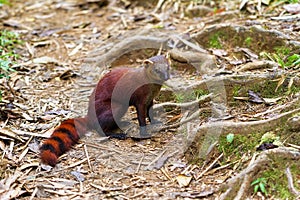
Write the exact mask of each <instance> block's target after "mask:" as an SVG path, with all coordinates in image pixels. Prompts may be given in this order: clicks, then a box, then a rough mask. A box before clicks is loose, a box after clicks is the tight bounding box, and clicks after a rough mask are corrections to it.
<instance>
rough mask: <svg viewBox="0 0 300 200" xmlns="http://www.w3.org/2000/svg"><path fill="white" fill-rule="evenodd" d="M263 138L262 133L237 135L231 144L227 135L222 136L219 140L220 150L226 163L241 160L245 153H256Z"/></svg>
mask: <svg viewBox="0 0 300 200" xmlns="http://www.w3.org/2000/svg"><path fill="white" fill-rule="evenodd" d="M261 136H262V134H261V133H253V134H251V135H249V136H246V135H239V134H237V135H235V136H234V140H233V141H232V142H231V143H229V142H228V141H227V137H226V135H224V136H223V135H222V136H221V137H220V139H219V146H218V150H219V151H220V152H222V153H224V158H225V161H226V160H230V161H231V162H234V161H236V160H239V159H240V158H241V157H242V156H243V154H245V153H246V154H248V153H251V152H255V151H256V146H257V145H258V144H259V142H260V138H261Z"/></svg>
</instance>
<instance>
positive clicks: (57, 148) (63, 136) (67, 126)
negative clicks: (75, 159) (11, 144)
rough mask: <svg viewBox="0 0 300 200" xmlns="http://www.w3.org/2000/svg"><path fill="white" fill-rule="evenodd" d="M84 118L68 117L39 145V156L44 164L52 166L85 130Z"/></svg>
mask: <svg viewBox="0 0 300 200" xmlns="http://www.w3.org/2000/svg"><path fill="white" fill-rule="evenodd" d="M86 121H87V120H86V118H74V119H68V120H65V121H63V122H61V124H60V125H59V126H58V127H57V128H55V130H54V131H53V133H52V135H51V136H50V138H48V139H46V140H45V141H44V142H43V144H42V146H41V147H40V158H41V160H42V162H43V163H44V164H47V165H50V166H52V167H54V166H55V165H56V163H57V160H58V157H59V156H60V155H62V154H63V153H65V152H66V151H68V150H69V149H70V148H71V147H72V146H73V145H75V144H76V143H77V142H78V140H79V139H80V136H81V135H83V134H84V133H85V131H86V129H87V128H86V127H87V123H86Z"/></svg>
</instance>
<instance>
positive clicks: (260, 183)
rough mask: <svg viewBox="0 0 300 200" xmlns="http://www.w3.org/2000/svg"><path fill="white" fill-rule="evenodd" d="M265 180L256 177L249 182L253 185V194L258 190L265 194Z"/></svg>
mask: <svg viewBox="0 0 300 200" xmlns="http://www.w3.org/2000/svg"><path fill="white" fill-rule="evenodd" d="M266 185H267V180H266V179H265V178H257V179H256V180H254V181H253V182H252V183H251V186H254V194H256V193H257V192H258V190H260V191H261V192H262V193H263V194H265V195H267V194H268V193H267V189H266Z"/></svg>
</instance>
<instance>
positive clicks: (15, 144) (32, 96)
mask: <svg viewBox="0 0 300 200" xmlns="http://www.w3.org/2000/svg"><path fill="white" fill-rule="evenodd" d="M151 2H152V1H151ZM163 2H164V1H163ZM230 2H234V1H229V2H221V3H218V4H215V3H213V2H211V3H208V4H210V5H207V6H206V7H201V6H200V7H199V6H197V5H196V4H190V5H192V6H190V7H189V6H188V5H189V4H188V3H183V2H180V3H178V2H177V3H178V4H177V3H176V2H173V1H165V3H164V4H163V5H162V6H158V5H159V3H158V2H152V3H150V1H149V2H148V3H145V2H143V1H141V2H139V1H110V2H106V1H104V0H102V1H101V0H99V1H97V0H94V1H91V0H87V1H84V0H82V1H81V0H74V1H72V0H69V1H61V0H48V1H34V0H28V1H26V3H24V2H22V1H17V0H16V1H12V2H11V5H10V6H8V5H4V6H3V7H2V8H3V10H0V11H1V13H0V14H1V16H3V18H2V19H0V22H1V24H0V27H1V29H7V30H12V31H15V32H18V33H19V34H20V36H21V38H22V40H23V41H24V44H23V45H21V46H19V47H18V48H17V50H16V51H17V53H18V54H20V55H21V57H20V59H19V60H18V63H17V64H16V65H15V66H14V68H15V69H16V72H15V73H13V74H11V78H10V80H9V81H7V82H5V81H4V80H3V82H2V83H1V90H2V93H3V94H2V96H3V101H2V102H1V108H2V109H1V119H2V122H1V127H2V129H1V131H0V132H1V136H3V137H1V140H2V141H1V143H0V145H1V149H2V151H3V154H2V158H1V160H2V161H1V165H0V176H1V179H2V180H1V182H0V197H1V199H11V198H17V199H53V198H55V199H197V198H203V199H217V198H220V195H221V194H222V192H221V191H219V189H220V187H221V186H222V184H224V183H225V182H226V181H227V180H228V179H230V178H232V177H234V175H235V174H237V173H238V172H240V171H241V170H242V168H243V167H246V166H247V164H249V162H250V160H251V157H252V155H250V154H249V155H246V154H245V155H244V156H243V157H242V158H241V160H240V161H239V162H240V165H238V164H236V163H234V162H232V163H231V164H230V165H228V166H227V167H224V168H223V169H222V168H221V169H219V170H212V169H215V168H218V167H219V166H220V165H223V164H224V163H226V161H224V160H220V158H219V156H220V155H221V152H219V151H217V149H216V148H214V150H212V151H211V152H209V155H207V154H205V156H207V157H205V158H204V161H203V160H202V161H199V159H200V160H201V159H203V157H201V156H200V150H199V149H200V148H202V147H199V144H198V143H197V142H198V141H195V140H193V138H192V139H191V141H187V140H188V139H186V138H189V135H188V136H186V137H185V136H184V138H183V136H182V135H184V134H188V133H189V131H187V130H199V129H197V128H199V126H202V125H206V124H209V123H211V122H214V119H220V118H222V119H225V120H229V121H230V122H245V121H246V122H249V121H250V122H251V121H255V120H257V119H261V120H264V119H270V118H272V117H273V116H274V115H276V114H278V115H279V114H280V113H279V111H278V113H276V112H272V113H266V114H264V115H260V116H259V117H255V114H257V113H264V112H267V111H268V110H273V109H276V108H277V107H280V106H281V105H288V104H289V103H290V102H293V100H295V99H296V95H294V96H293V95H290V96H285V97H282V96H281V97H282V99H281V100H280V104H279V103H277V102H278V101H279V100H278V101H276V103H275V104H265V103H259V104H256V103H253V102H249V101H247V100H248V99H247V100H246V101H245V100H241V101H239V100H236V99H235V100H233V96H239V97H241V96H242V97H244V96H247V94H248V91H249V88H250V89H253V87H252V86H253V85H254V83H256V84H261V85H264V86H260V87H259V88H260V90H265V91H266V90H268V89H269V88H270V87H272V92H271V93H272V94H273V91H274V89H275V88H274V85H272V86H270V87H268V86H267V84H266V82H265V81H266V79H263V80H258V79H256V78H257V77H258V76H259V75H261V74H264V73H269V72H270V71H272V70H274V68H271V67H274V66H275V67H276V70H274V71H275V72H274V74H276V76H275V75H274V77H273V78H272V80H277V82H276V83H275V87H276V86H277V83H278V78H280V77H282V76H281V75H282V74H283V75H286V74H288V75H290V76H292V77H294V84H295V85H296V86H297V84H298V83H299V80H298V79H299V74H298V69H290V70H287V71H288V72H287V73H286V71H285V70H283V69H282V68H280V67H279V66H278V65H274V66H273V65H272V66H271V67H266V68H263V67H262V68H261V67H259V68H258V69H246V70H245V69H243V70H245V71H247V72H248V73H246V74H247V75H249V77H246V78H245V77H244V78H241V79H242V81H240V80H238V79H237V78H235V79H234V81H228V82H226V81H227V80H225V81H224V82H222V87H223V89H224V87H225V89H224V91H223V90H222V92H221V93H222V94H223V93H225V94H224V96H225V98H223V99H218V98H216V97H214V98H212V99H213V102H209V101H207V100H206V101H203V102H200V103H199V105H200V107H201V109H203V110H201V114H200V116H199V117H198V118H197V120H194V123H191V124H190V125H189V126H179V127H178V126H174V127H172V124H173V125H174V124H176V122H179V121H180V119H182V118H184V117H188V116H190V115H191V113H189V112H188V111H191V108H193V109H195V108H194V107H189V108H188V109H182V110H181V109H180V108H178V107H174V106H170V105H169V107H167V108H165V109H163V111H162V112H163V114H162V115H160V117H159V119H160V120H161V121H162V122H163V123H164V124H166V125H167V126H169V128H163V129H160V131H157V132H156V133H155V134H154V136H153V138H151V139H146V140H133V139H126V140H117V139H108V138H106V137H101V136H99V135H98V134H97V133H95V132H92V131H90V132H88V133H87V134H86V136H85V137H83V138H82V139H81V140H80V142H79V144H77V145H75V146H74V147H73V148H72V149H71V150H70V151H69V152H67V153H66V154H64V155H63V156H61V157H60V158H59V162H58V164H57V165H56V166H55V167H54V168H50V167H49V166H46V165H43V164H41V163H40V160H39V150H38V149H39V146H40V144H41V143H42V141H43V139H44V138H46V137H49V136H50V135H51V133H52V131H53V129H54V128H55V127H56V126H57V125H58V124H59V122H61V121H62V120H64V119H68V118H72V117H77V116H83V115H85V113H86V111H87V103H88V98H89V95H90V94H91V91H92V90H93V88H94V87H95V85H96V83H97V80H99V79H100V78H101V77H102V76H103V74H105V73H106V72H107V71H108V70H110V69H111V68H113V67H117V66H119V65H126V66H132V67H137V66H139V65H141V63H142V61H143V60H144V59H146V58H148V57H150V56H152V55H155V54H157V53H158V52H160V51H162V53H163V54H166V53H167V52H169V51H170V49H172V45H173V47H174V46H175V47H178V49H180V50H184V51H189V50H191V49H194V50H195V48H196V49H197V48H200V50H201V55H200V54H194V53H188V54H186V55H185V56H184V57H183V58H178V57H177V59H175V55H173V56H172V53H171V58H172V59H171V60H172V68H173V70H172V75H173V78H172V79H171V80H170V82H168V83H167V84H166V85H167V86H165V87H163V89H162V91H161V95H160V96H159V97H158V98H157V99H156V104H160V103H162V102H166V101H168V102H175V101H179V100H180V94H181V93H180V91H185V93H184V96H183V97H182V98H183V99H181V101H183V102H186V101H191V99H190V98H192V99H195V94H192V96H191V97H190V96H188V95H187V94H189V95H191V94H190V93H187V92H186V91H188V89H191V88H193V89H196V90H197V91H198V92H199V91H200V90H201V91H202V90H208V92H206V93H205V94H206V95H207V94H208V93H209V92H213V91H216V90H218V89H215V90H212V89H210V88H209V87H210V86H209V84H210V83H207V82H205V81H207V80H210V79H209V76H206V75H207V74H209V75H210V73H211V74H214V75H215V74H227V73H229V74H232V73H233V72H237V73H240V74H242V72H241V71H242V70H241V71H239V70H240V68H241V66H244V65H243V64H246V63H249V62H254V61H257V60H260V59H258V58H256V56H259V54H260V53H261V52H263V51H265V52H267V53H274V52H276V48H277V49H278V47H285V48H289V49H291V52H293V53H296V54H297V53H298V54H299V38H300V37H299V27H300V24H299V22H298V21H296V22H295V21H293V20H285V21H283V20H276V19H275V18H274V19H273V20H272V19H271V18H272V17H276V16H278V15H279V13H280V12H281V11H282V8H281V7H279V6H278V7H275V8H273V9H272V12H271V14H270V13H269V12H268V9H271V7H268V6H264V7H263V9H264V10H263V13H264V14H261V15H259V14H257V13H258V11H257V10H255V7H253V4H254V3H252V4H250V3H249V5H248V7H247V9H246V10H245V9H243V10H239V9H238V6H239V3H237V2H234V3H230ZM249 2H250V1H249ZM177 6H178V7H177ZM188 7H189V9H188ZM213 7H216V8H218V9H216V10H214V9H212V8H213ZM0 9H1V7H0ZM253 9H254V11H253ZM250 11H253V12H254V13H252V14H250V13H249V12H250ZM191 16H192V17H191ZM227 25H228V26H227ZM257 26H260V27H265V29H266V30H268V31H265V30H261V29H260V28H257ZM224 27H225V28H224ZM269 29H271V30H272V31H271V32H269ZM145 30H146V31H145ZM220 30H221V31H220ZM276 31H278V32H276ZM279 31H280V32H279ZM158 32H159V34H158ZM274 32H275V33H274ZM145 35H146V36H149V37H150V36H151V37H152V36H153V37H157V38H164V37H167V36H172V35H177V36H178V35H179V36H182V38H184V40H182V41H180V40H178V39H176V37H175V39H174V37H173V38H172V40H166V41H165V44H166V45H169V46H168V47H166V48H164V47H163V46H164V45H163V44H161V45H158V48H156V47H149V46H147V45H146V44H147V43H146V42H145V43H143V42H141V43H140V44H139V45H140V46H139V45H137V46H136V47H133V48H132V49H129V50H126V49H125V47H126V45H124V46H122V45H121V46H122V47H123V49H122V50H121V53H120V51H117V50H116V51H114V48H113V47H115V46H117V45H118V44H121V43H122V42H123V43H124V42H126V40H128V41H130V39H131V38H132V37H133V36H145ZM213 35H217V36H218V38H219V39H217V41H215V43H214V41H213V40H214V38H213V37H212V36H213ZM286 37H288V38H286ZM235 38H238V39H236V40H235ZM249 38H251V42H250V43H249ZM170 41H171V42H173V43H172V44H171V45H170V43H168V42H170ZM186 41H188V42H192V43H193V44H196V45H197V47H191V45H190V44H189V45H186V46H184V47H182V48H181V47H179V46H180V45H182V44H183V43H184V44H186ZM247 41H248V42H247ZM176 42H177V43H176ZM143 45H144V46H145V47H144V48H143ZM176 45H177V46H176ZM214 45H217V46H218V45H221V46H220V48H215V47H212V46H214ZM242 45H244V46H242ZM160 46H161V47H162V48H161V49H160V48H159V47H160ZM200 50H199V49H198V52H197V53H199V51H200ZM202 50H203V52H202ZM249 50H250V52H249ZM116 52H117V53H116ZM175 53H176V52H175ZM188 55H189V56H190V57H189V58H188ZM193 55H197V56H198V57H197V58H198V59H199V57H201V56H203V60H205V61H207V63H210V64H209V67H210V68H207V65H208V64H207V63H206V64H203V63H205V62H202V61H203V60H202V58H201V63H202V64H201V65H200V68H197V67H195V66H196V65H194V64H193V62H192V59H193ZM101 56H102V57H101ZM106 56H107V58H108V57H109V56H111V57H109V58H112V59H109V60H107V59H106ZM178 59H179V60H178ZM182 59H183V60H184V59H187V60H185V62H182ZM188 59H191V60H188ZM212 63H213V64H212ZM273 64H274V63H273ZM256 66H257V65H256ZM195 68H196V69H195ZM272 72H273V71H272ZM242 75H245V74H242ZM251 75H253V76H251ZM253 77H255V78H253ZM201 81H204V82H205V84H204V85H205V87H202V85H201V84H198V83H201ZM239 81H240V82H239ZM251 81H252V82H251ZM242 82H243V84H242ZM196 83H197V84H196ZM223 83H224V85H225V86H224V85H223ZM251 83H253V84H251ZM268 83H269V82H268ZM176 84H177V85H176ZM193 84H196V86H195V85H193ZM174 85H176V86H177V91H175V90H173V89H174V87H173V88H172V86H174ZM285 85H286V86H287V85H288V83H286V84H285ZM192 86H193V87H192ZM214 86H216V85H214ZM217 86H218V85H217ZM298 86H299V85H298ZM298 86H297V87H298ZM237 87H239V88H237ZM265 88H267V89H265ZM184 89H185V90H184ZM286 90H287V89H282V90H280V91H278V94H280V93H281V94H283V92H286ZM218 91H219V90H218ZM254 92H257V93H258V91H254ZM233 93H235V94H233ZM278 94H276V95H278ZM263 95H264V94H263ZM265 96H266V97H267V94H265ZM270 98H273V100H274V99H275V97H274V96H272V97H270ZM222 101H225V103H226V105H227V106H228V107H227V108H226V109H227V110H226V109H223V108H218V109H215V107H214V106H213V104H214V103H220V102H221V103H220V104H219V105H223V104H222V103H224V102H222ZM297 105H298V104H296V107H297ZM220 107H222V106H220ZM198 108H199V106H198ZM224 110H226V111H224ZM220 113H221V114H220ZM185 115H186V116H185ZM124 119H125V120H127V121H131V122H132V124H131V125H132V126H131V127H130V128H128V129H127V130H125V131H126V132H136V130H137V120H136V111H135V109H134V108H130V109H129V111H128V113H127V114H126V116H125V118H124ZM240 130H242V129H240ZM232 131H233V132H234V130H232ZM267 131H270V130H269V129H268V130H263V131H262V132H263V133H264V132H267ZM196 132H197V131H196ZM296 132H297V131H296ZM227 133H228V132H227ZM234 133H235V132H234ZM201 134H202V133H201ZM193 137H195V135H193ZM199 137H200V136H199ZM199 137H198V136H196V137H195V138H199ZM200 138H201V137H200ZM201 139H203V138H201ZM289 139H290V140H289V141H290V142H292V143H293V144H294V145H296V146H298V147H299V145H300V141H299V140H298V139H299V137H296V136H295V135H294V136H293V137H289ZM183 140H184V141H183ZM197 140H198V139H197ZM201 144H202V142H201ZM200 146H201V145H200ZM254 151H255V150H254ZM202 153H203V152H202ZM213 161H216V163H215V166H213V167H209V166H210V164H212V163H213ZM227 161H228V160H227ZM227 163H230V161H228V162H227ZM207 168H209V169H211V170H208V171H206V172H205V173H203V172H204V170H205V169H207ZM297 177H298V184H299V174H297V175H296V179H297ZM296 182H297V181H296ZM298 190H299V189H298ZM245 193H246V194H247V196H248V197H250V198H253V199H260V198H262V197H259V195H254V194H253V189H252V188H249V189H248V190H247V191H246V192H245ZM268 197H270V198H271V197H272V198H274V197H273V196H272V194H270V195H269V196H268Z"/></svg>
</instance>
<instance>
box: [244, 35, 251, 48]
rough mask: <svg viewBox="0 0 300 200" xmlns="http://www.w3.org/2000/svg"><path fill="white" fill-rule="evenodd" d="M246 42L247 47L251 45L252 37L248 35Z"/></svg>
mask: <svg viewBox="0 0 300 200" xmlns="http://www.w3.org/2000/svg"><path fill="white" fill-rule="evenodd" d="M245 44H246V46H247V47H250V46H251V44H252V38H251V37H247V38H246V39H245Z"/></svg>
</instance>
